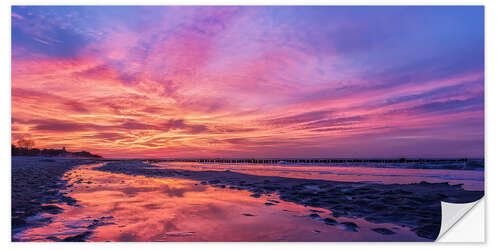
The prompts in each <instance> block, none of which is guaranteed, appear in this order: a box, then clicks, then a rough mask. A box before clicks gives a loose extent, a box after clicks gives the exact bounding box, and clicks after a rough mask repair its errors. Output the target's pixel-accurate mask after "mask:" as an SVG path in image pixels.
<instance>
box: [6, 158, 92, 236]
mask: <svg viewBox="0 0 500 250" xmlns="http://www.w3.org/2000/svg"><path fill="white" fill-rule="evenodd" d="M93 162H96V161H95V160H90V159H75V158H59V157H58V158H55V157H33V156H14V157H12V160H11V163H12V166H11V172H12V179H11V203H12V206H11V229H12V232H11V240H12V241H17V240H16V239H15V238H14V235H15V234H16V233H18V232H21V231H23V230H24V229H25V228H29V227H37V226H43V225H45V224H46V223H50V218H46V217H40V218H37V217H35V216H36V215H38V214H40V213H49V214H57V213H60V212H61V210H62V209H61V208H60V207H59V206H57V204H60V203H66V204H68V205H73V206H74V205H76V203H77V201H76V200H75V199H73V198H72V197H70V196H67V194H66V193H64V192H63V191H62V190H63V189H65V187H66V182H65V181H64V180H62V179H61V177H62V176H63V175H64V173H65V172H66V171H68V170H71V169H73V168H74V167H77V166H79V165H83V164H91V163H93Z"/></svg>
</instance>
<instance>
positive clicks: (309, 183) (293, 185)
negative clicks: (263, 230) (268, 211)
mask: <svg viewBox="0 0 500 250" xmlns="http://www.w3.org/2000/svg"><path fill="white" fill-rule="evenodd" d="M96 169H97V170H101V171H108V172H113V173H122V174H130V175H142V176H149V177H174V178H184V179H190V180H196V181H200V183H201V184H203V185H212V186H214V187H218V188H231V189H239V190H243V189H244V190H248V191H250V192H252V193H253V194H252V196H254V197H259V196H260V195H263V194H268V193H277V194H278V195H279V197H280V199H282V200H284V201H290V202H294V203H297V204H302V205H305V206H311V207H320V208H325V209H328V210H330V211H331V213H332V215H333V216H334V217H352V218H363V219H365V220H367V221H370V222H374V223H393V224H396V225H399V226H404V227H409V228H411V230H413V231H415V233H416V234H417V235H418V236H420V237H423V238H427V239H436V238H437V236H438V235H439V230H440V223H441V201H446V202H453V203H465V202H472V201H475V200H478V199H480V198H481V197H482V196H483V194H484V192H482V191H466V190H464V189H463V188H462V187H461V185H450V184H448V183H427V182H420V183H414V184H375V183H358V182H338V181H325V180H307V179H297V178H286V177H277V176H257V175H250V174H242V173H237V172H232V171H189V170H181V169H158V168H155V166H153V165H149V164H145V163H143V162H140V161H116V162H109V163H107V164H106V165H104V166H102V167H99V168H96ZM269 205H270V206H271V205H272V203H270V204H269ZM325 223H327V224H329V223H330V224H335V222H334V221H325ZM346 226H350V227H352V228H356V225H346ZM377 231H378V232H380V233H390V232H388V231H386V230H383V229H379V230H377Z"/></svg>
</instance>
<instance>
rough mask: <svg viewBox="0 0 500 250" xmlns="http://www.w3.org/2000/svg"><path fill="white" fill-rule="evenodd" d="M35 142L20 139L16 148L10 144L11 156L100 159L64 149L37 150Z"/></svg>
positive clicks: (94, 155)
mask: <svg viewBox="0 0 500 250" xmlns="http://www.w3.org/2000/svg"><path fill="white" fill-rule="evenodd" d="M34 145H35V142H34V141H33V140H29V139H20V140H18V141H17V146H16V145H14V144H11V154H12V156H49V157H55V156H59V157H78V158H102V156H100V155H96V154H92V153H90V152H87V151H79V152H70V151H66V148H65V147H63V148H62V149H52V148H46V149H39V148H35V147H34Z"/></svg>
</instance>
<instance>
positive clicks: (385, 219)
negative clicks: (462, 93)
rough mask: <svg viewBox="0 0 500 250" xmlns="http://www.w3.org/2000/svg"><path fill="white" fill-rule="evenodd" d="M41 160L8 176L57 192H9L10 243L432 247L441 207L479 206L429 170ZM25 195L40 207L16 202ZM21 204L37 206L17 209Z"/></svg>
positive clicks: (475, 193)
mask: <svg viewBox="0 0 500 250" xmlns="http://www.w3.org/2000/svg"><path fill="white" fill-rule="evenodd" d="M50 160H51V159H29V160H26V159H25V158H17V157H13V173H14V172H15V173H17V172H18V171H17V170H16V171H14V169H18V168H19V167H20V164H21V163H22V164H23V166H22V169H23V170H24V172H23V173H24V174H23V175H22V178H23V179H24V180H30V179H33V178H35V179H37V178H39V177H35V175H33V176H32V175H31V173H36V171H26V168H30V169H45V168H47V169H50V171H56V172H54V173H57V174H50V176H51V177H52V179H53V180H52V181H51V182H44V183H54V184H53V185H57V186H51V185H48V184H45V185H41V186H40V185H39V186H37V187H36V188H37V189H39V190H40V191H39V192H33V191H30V190H27V189H20V187H24V186H25V185H20V184H17V185H15V186H14V185H13V204H14V205H15V206H13V225H12V226H13V240H15V241H26V240H27V241H431V240H434V239H435V238H436V237H437V235H438V234H439V229H440V218H441V207H440V202H441V201H446V202H454V203H463V202H471V201H475V200H477V199H479V198H481V197H482V196H483V191H482V190H481V189H480V188H478V185H477V183H475V182H478V181H479V182H480V180H476V179H473V178H471V176H472V175H471V173H469V172H464V173H465V174H464V176H465V177H464V178H463V183H461V184H460V183H459V182H460V178H458V177H459V176H455V178H451V177H450V176H445V177H446V178H447V179H453V180H454V182H453V184H450V183H448V182H437V181H438V180H436V179H435V178H436V177H435V176H434V174H433V173H434V172H435V170H432V171H434V172H432V171H431V170H426V171H431V172H425V173H420V175H419V176H422V177H420V178H423V179H422V180H427V181H433V182H432V183H431V182H427V181H419V179H415V178H416V177H415V176H414V175H413V176H411V177H408V176H407V177H406V178H407V179H409V180H410V181H409V182H412V181H417V182H415V183H405V184H401V183H390V182H387V181H385V182H386V183H384V179H377V180H379V181H374V180H373V179H370V180H371V181H370V180H368V181H367V180H366V177H363V176H366V170H356V168H352V167H351V168H352V169H354V170H351V172H352V171H354V172H356V171H361V172H360V175H359V176H358V177H359V178H364V179H363V181H360V180H356V179H353V177H352V175H346V174H345V170H344V172H342V171H340V172H337V175H335V176H337V177H335V178H333V177H328V174H326V173H325V171H322V173H323V175H315V174H314V173H315V171H314V169H320V170H322V168H325V166H279V165H268V166H267V169H269V171H271V172H273V173H275V174H269V173H266V172H265V171H264V170H262V168H263V167H264V168H265V167H266V166H263V165H250V167H249V166H247V165H242V166H240V167H238V165H231V164H227V165H223V164H222V165H221V164H217V165H213V164H212V165H209V164H199V163H197V164H195V163H167V164H165V163H154V164H149V163H147V162H146V161H137V160H136V161H134V160H121V161H94V160H69V159H57V160H52V161H50ZM26 162H29V163H30V164H29V165H26ZM253 168H257V169H260V170H259V171H257V170H253V171H251V169H253ZM326 168H330V169H331V170H330V172H335V167H326ZM249 169H250V170H249ZM294 169H295V170H296V169H304V170H302V171H298V170H297V173H293V171H292V170H294ZM339 169H342V168H341V167H340V168H339ZM278 170H282V172H285V173H281V174H276V172H279V171H278ZM337 171H338V170H337ZM437 171H438V173H441V174H443V172H439V171H442V170H437ZM376 172H377V171H376ZM378 172H381V173H383V172H384V171H383V170H382V171H381V170H379V171H378ZM51 173H52V172H51ZM305 173H309V174H310V177H308V178H305V177H304V176H305V175H306V174H305ZM338 173H343V174H344V175H343V176H346V178H347V179H346V180H350V181H339V180H338V179H337V178H338V176H342V175H338ZM411 173H413V172H411ZM429 173H431V174H429ZM449 173H452V175H458V174H457V173H461V172H449ZM479 173H481V172H479ZM425 174H427V176H426V175H425ZM17 175H18V174H16V176H17ZM38 175H39V174H38ZM372 175H374V176H377V175H376V174H372ZM13 176H14V175H13ZM322 176H326V177H323V178H322V179H321V177H322ZM402 176H403V177H404V175H402ZM428 176H431V177H428ZM292 177H294V178H292ZM403 177H400V178H399V179H398V178H394V179H395V180H400V179H401V178H403ZM377 178H378V177H377ZM426 178H427V179H426ZM429 178H430V179H429ZM432 178H434V179H432ZM332 179H337V180H332ZM13 180H15V178H13ZM28 182H29V181H28ZM395 182H401V181H395ZM464 183H465V184H467V185H469V188H468V190H467V189H464V188H463V186H464ZM471 183H473V184H471ZM474 183H475V184H474ZM42 190H44V191H42ZM56 191H57V192H56ZM26 192H27V193H30V194H32V193H35V194H37V195H38V196H39V197H32V196H29V198H27V196H26V197H21V196H22V195H21V194H23V193H26ZM47 192H48V193H49V194H51V195H52V196H48V195H47ZM14 194H17V195H14ZM28 199H30V200H29V201H31V200H37V201H39V204H38V203H34V205H30V206H24V205H20V204H27V203H26V202H28ZM21 201H23V203H21ZM19 207H28V208H29V209H24V212H22V213H20V211H19ZM21 219H23V220H24V221H28V222H26V223H24V224H23V223H20V221H21ZM147 228H149V230H148V229H147ZM153 229H154V230H153ZM215 229H216V230H215ZM223 232H226V233H223Z"/></svg>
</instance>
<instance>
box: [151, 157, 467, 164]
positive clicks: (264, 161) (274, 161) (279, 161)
mask: <svg viewBox="0 0 500 250" xmlns="http://www.w3.org/2000/svg"><path fill="white" fill-rule="evenodd" d="M144 160H145V161H148V162H200V163H257V164H258V163H262V164H286V163H291V164H293V163H304V164H307V163H324V164H327V163H364V162H374V163H406V162H436V163H437V162H467V159H465V158H462V159H405V158H401V159H144Z"/></svg>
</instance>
